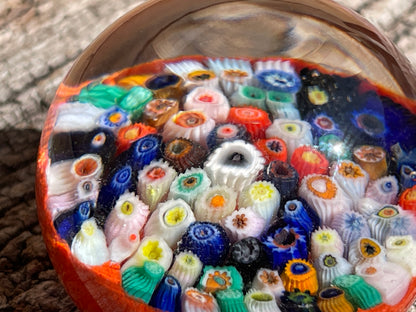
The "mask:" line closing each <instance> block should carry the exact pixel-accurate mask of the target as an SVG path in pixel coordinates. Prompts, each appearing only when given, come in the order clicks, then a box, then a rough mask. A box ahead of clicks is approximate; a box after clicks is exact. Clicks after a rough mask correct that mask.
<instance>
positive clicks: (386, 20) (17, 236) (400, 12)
mask: <svg viewBox="0 0 416 312" xmlns="http://www.w3.org/2000/svg"><path fill="white" fill-rule="evenodd" d="M140 2H142V1H134V0H118V1H100V0H76V1H67V0H2V1H0V47H1V48H0V155H1V157H0V311H77V308H76V307H75V306H74V304H73V303H72V301H71V299H70V298H69V297H68V295H67V294H66V293H65V290H64V289H63V287H62V285H61V284H60V282H59V280H58V278H57V276H56V274H55V271H54V270H53V268H52V266H51V264H50V262H49V259H48V256H47V253H46V248H45V246H44V244H43V241H42V236H41V233H40V227H39V225H38V222H37V217H36V206H35V192H34V173H35V167H36V161H35V160H36V151H37V145H38V142H39V138H40V130H41V128H42V125H43V121H44V118H45V114H46V111H47V109H48V106H49V103H50V101H51V100H52V97H53V95H54V92H55V90H56V87H57V86H58V84H59V82H60V81H61V80H62V78H63V76H64V74H65V73H66V72H67V71H68V69H69V67H70V65H71V63H72V61H73V60H74V59H75V58H76V57H77V55H79V53H80V52H81V51H82V50H83V49H84V48H85V47H86V45H87V44H88V43H89V42H91V41H92V40H93V39H94V38H95V37H96V36H97V35H98V34H99V32H101V31H102V30H103V29H104V28H105V27H106V26H107V25H109V24H110V23H111V22H112V21H114V20H115V19H116V18H117V17H119V16H120V15H122V14H123V13H125V12H126V11H128V10H129V9H131V8H133V7H134V6H135V5H137V4H138V3H140ZM339 2H341V3H343V4H345V5H346V6H349V7H351V8H353V9H355V10H357V11H358V12H360V13H362V14H363V15H364V16H366V17H367V18H369V19H370V21H371V22H373V23H374V24H375V25H376V26H378V27H379V28H381V29H382V30H383V31H385V32H386V34H387V35H388V36H389V37H390V38H391V39H392V40H393V41H394V42H395V43H397V44H398V46H399V48H401V49H402V50H403V51H404V53H405V54H406V55H407V56H408V57H409V59H410V60H411V61H412V62H413V64H416V27H415V26H416V0H397V1H396V0H379V1H377V0H350V1H346V0H342V1H339Z"/></svg>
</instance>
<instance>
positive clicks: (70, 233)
mask: <svg viewBox="0 0 416 312" xmlns="http://www.w3.org/2000/svg"><path fill="white" fill-rule="evenodd" d="M415 99H416V75H415V72H414V71H413V69H412V68H411V66H410V64H409V62H408V61H407V60H406V58H405V57H404V56H402V55H401V54H400V53H399V52H398V51H397V50H396V48H395V47H394V46H393V45H392V44H391V42H390V41H389V40H387V39H386V38H385V37H384V36H383V35H382V34H380V33H379V32H378V31H377V30H376V29H375V28H374V27H373V26H372V25H370V24H369V23H368V22H366V21H365V20H363V19H362V18H361V17H360V16H358V15H357V14H355V13H354V12H352V11H350V10H348V9H345V8H343V7H341V6H340V5H338V4H336V3H333V2H330V1H323V0H321V1H320V0H316V1H298V0H291V1H289V0H276V1H271V0H258V1H254V0H253V1H227V0H210V1H209V0H198V1H184V0H169V1H168V0H166V1H148V2H146V3H144V4H143V5H141V6H138V7H137V8H136V9H134V10H132V11H131V12H129V13H128V14H126V15H125V16H124V17H122V18H121V19H119V20H118V21H117V22H115V23H114V24H113V25H111V26H110V27H109V28H108V29H107V30H105V31H104V32H103V33H102V34H101V35H100V36H99V37H98V38H97V39H96V40H95V41H94V42H93V43H92V44H91V45H90V46H89V47H88V48H87V49H86V50H85V51H84V52H83V53H82V55H81V56H80V57H79V58H78V59H77V61H76V62H75V64H74V65H73V67H72V69H71V70H70V71H69V73H68V74H67V76H66V77H65V79H64V80H63V82H62V83H61V85H60V86H59V88H58V91H57V93H56V96H55V99H54V101H53V103H52V105H51V107H50V109H49V113H48V117H47V120H46V123H45V127H44V130H43V133H42V139H41V144H40V148H39V157H38V171H37V185H36V190H37V202H38V214H39V221H40V224H41V227H42V233H43V236H44V240H45V243H46V246H47V249H48V252H49V255H50V258H51V261H52V263H53V265H54V267H55V269H56V271H57V273H58V275H59V276H60V278H61V280H62V282H63V284H64V286H65V288H66V290H67V292H68V293H69V294H70V296H71V297H72V298H73V300H74V302H75V303H76V304H77V306H78V307H79V308H80V309H81V310H82V311H112V312H113V311H127V310H130V311H184V312H185V311H279V310H280V311H291V312H292V311H306V310H307V311H319V309H320V310H321V311H356V310H358V311H364V310H369V311H395V312H396V311H406V310H407V309H408V308H409V307H410V306H411V304H412V303H413V302H414V300H415V299H416V278H415V277H414V276H416V273H415V272H416V262H415V259H416V243H415V239H416V205H415V202H416V140H415V138H416V116H415V113H416V100H415ZM413 273H415V275H413Z"/></svg>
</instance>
